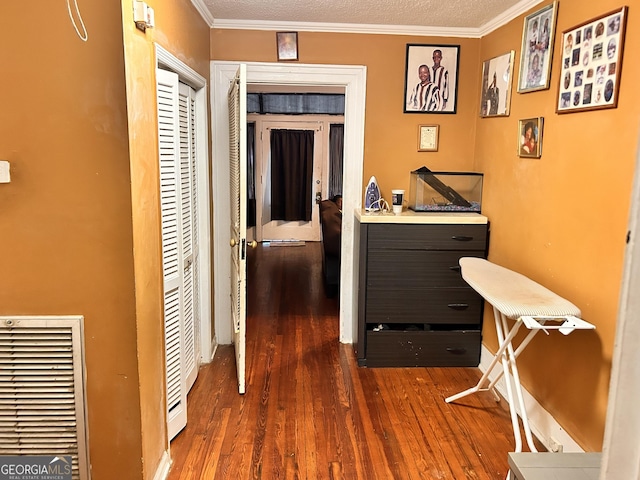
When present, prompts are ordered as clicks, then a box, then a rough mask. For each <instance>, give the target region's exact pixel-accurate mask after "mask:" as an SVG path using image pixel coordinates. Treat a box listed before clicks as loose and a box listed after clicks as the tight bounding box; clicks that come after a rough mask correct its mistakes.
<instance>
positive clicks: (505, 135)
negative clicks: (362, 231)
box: [211, 0, 640, 451]
mask: <svg viewBox="0 0 640 480" xmlns="http://www.w3.org/2000/svg"><path fill="white" fill-rule="evenodd" d="M541 6H542V5H540V6H539V7H536V8H535V9H533V10H532V11H535V10H537V9H538V8H540V7H541ZM618 6H620V5H618V4H616V3H614V2H613V1H611V0H606V1H604V2H599V3H598V4H585V3H584V2H578V1H577V0H563V1H562V2H561V5H560V9H559V15H558V29H557V31H558V32H562V30H565V29H568V28H571V27H572V26H574V25H577V24H579V23H582V22H585V21H587V20H589V19H590V18H593V17H596V16H598V15H600V14H603V13H606V12H608V11H610V10H613V9H615V8H617V7H618ZM528 13H530V12H528ZM523 18H524V15H523V16H520V17H518V18H516V19H514V20H513V21H511V22H509V23H508V24H507V25H505V26H504V27H502V28H500V29H498V30H497V31H495V32H493V33H492V34H490V35H488V36H486V37H484V38H482V39H463V38H430V37H412V36H392V35H356V34H335V33H310V32H299V33H298V44H299V61H300V62H301V63H320V64H349V65H366V67H367V105H366V116H365V153H364V178H363V181H364V182H366V181H367V180H368V178H369V176H371V175H376V177H377V179H378V182H379V184H380V187H381V189H382V193H383V196H384V197H387V198H388V197H390V191H391V189H392V188H408V186H409V172H410V171H411V170H414V169H415V168H417V167H420V166H421V165H427V166H428V167H429V168H431V169H433V170H452V171H464V170H470V171H479V172H483V173H484V174H485V185H484V198H483V213H485V214H486V215H487V216H488V217H489V219H490V221H491V245H490V252H489V258H490V260H492V261H494V262H496V263H498V264H501V265H504V266H506V267H508V268H512V269H514V270H516V271H519V272H521V273H523V274H525V275H527V276H529V277H530V278H532V279H534V280H536V281H538V282H540V283H542V284H543V285H545V286H546V287H548V288H550V289H551V290H553V291H555V292H557V293H558V294H560V295H562V296H564V297H566V298H567V299H569V300H571V301H572V302H574V303H575V304H576V305H578V306H579V307H580V308H581V309H582V312H583V316H584V318H585V319H586V320H587V321H590V322H592V323H594V324H595V325H596V326H597V330H596V331H595V332H578V333H575V334H572V335H570V336H568V337H564V336H559V335H552V336H544V335H540V336H539V337H537V338H536V339H535V340H534V342H533V343H532V344H531V345H530V346H529V347H528V349H527V350H526V351H525V353H523V355H522V356H521V358H520V368H521V375H522V378H523V384H524V385H525V387H526V388H527V389H528V390H529V391H530V392H531V393H532V394H533V395H534V396H535V397H536V399H537V400H538V401H539V402H540V403H541V404H542V406H543V407H544V408H545V409H547V410H548V411H549V412H550V413H551V414H552V415H553V416H554V418H556V420H558V422H559V423H560V424H561V425H562V427H563V428H564V429H565V430H566V431H567V432H568V433H569V434H570V435H571V436H572V437H573V438H574V439H575V440H576V441H577V442H578V443H579V444H580V445H581V446H582V447H583V448H584V449H585V450H588V451H599V450H601V448H602V437H603V432H604V423H605V413H606V407H607V396H608V388H609V376H610V369H611V356H612V349H613V338H614V334H615V324H616V315H617V308H618V295H619V291H620V279H621V274H622V268H623V256H624V247H625V237H626V231H627V230H626V229H627V216H628V212H629V201H630V191H631V183H632V178H633V174H634V167H635V152H636V143H637V135H638V113H639V111H640V101H639V99H638V92H637V89H635V88H634V87H633V86H632V83H633V79H634V78H636V77H638V74H639V73H640V72H638V69H639V68H640V67H638V65H639V64H640V51H639V48H640V42H639V41H638V40H639V39H638V33H637V32H640V28H638V27H639V26H640V21H638V20H636V18H635V17H634V11H633V7H632V9H631V14H630V17H629V23H628V26H627V41H626V47H625V54H624V66H623V73H622V81H621V89H620V92H619V95H620V96H619V98H620V103H619V107H618V108H617V109H610V110H602V111H594V112H583V113H572V114H565V115H557V114H556V113H555V104H556V94H557V90H558V89H557V85H558V75H559V73H558V72H559V70H560V67H559V65H560V63H559V62H560V56H561V55H560V54H558V55H556V56H555V58H554V60H553V68H552V79H551V88H550V89H549V90H546V91H540V92H533V93H528V94H518V93H516V88H515V85H516V81H515V79H517V73H518V67H517V64H518V62H519V59H520V45H521V40H522V26H523ZM634 29H635V32H634ZM559 38H560V34H558V35H557V36H556V48H555V49H556V51H558V42H559ZM407 43H422V44H432V43H434V44H435V43H438V44H459V45H461V58H460V70H459V73H460V80H459V87H458V88H459V90H458V113H457V114H456V115H433V114H424V115H415V114H403V104H402V102H403V93H404V92H403V89H404V87H403V82H404V62H405V49H406V44H407ZM512 49H513V50H515V51H516V61H515V63H516V67H515V79H514V87H513V90H512V102H511V115H510V116H509V117H501V118H486V119H481V118H479V116H478V114H479V100H480V80H481V71H482V61H483V60H486V59H489V58H492V57H494V56H496V55H500V54H502V53H505V52H507V51H509V50H512ZM211 52H212V59H213V60H237V61H263V62H275V61H276V45H275V33H274V32H262V31H239V30H219V29H214V30H212V32H211ZM533 116H543V117H545V133H544V140H543V156H542V158H541V159H538V160H532V159H521V158H518V157H517V155H516V151H517V150H516V146H517V141H518V140H517V139H518V136H517V124H518V119H521V118H527V117H533ZM424 123H437V124H439V125H440V148H439V151H438V152H437V153H421V152H417V151H416V150H417V146H416V142H417V126H418V125H419V124H424ZM484 342H485V344H486V345H487V347H488V348H489V349H490V350H493V351H495V349H496V347H497V341H496V340H495V328H494V326H493V316H492V314H491V312H490V309H487V312H486V318H485V331H484Z"/></svg>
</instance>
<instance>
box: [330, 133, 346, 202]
mask: <svg viewBox="0 0 640 480" xmlns="http://www.w3.org/2000/svg"><path fill="white" fill-rule="evenodd" d="M343 157H344V124H342V123H333V124H331V126H330V127H329V198H333V197H334V196H335V195H342V165H343Z"/></svg>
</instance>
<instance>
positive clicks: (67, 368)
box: [0, 316, 90, 480]
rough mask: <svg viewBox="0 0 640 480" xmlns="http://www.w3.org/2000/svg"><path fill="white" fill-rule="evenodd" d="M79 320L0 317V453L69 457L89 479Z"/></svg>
mask: <svg viewBox="0 0 640 480" xmlns="http://www.w3.org/2000/svg"><path fill="white" fill-rule="evenodd" d="M86 425H87V424H86V408H85V381H84V348H83V318H82V317H80V316H64V317H49V316H47V317H1V316H0V455H58V456H63V455H70V456H71V457H72V460H73V474H72V478H73V479H74V480H76V479H78V480H89V479H90V474H89V462H88V438H87V431H86Z"/></svg>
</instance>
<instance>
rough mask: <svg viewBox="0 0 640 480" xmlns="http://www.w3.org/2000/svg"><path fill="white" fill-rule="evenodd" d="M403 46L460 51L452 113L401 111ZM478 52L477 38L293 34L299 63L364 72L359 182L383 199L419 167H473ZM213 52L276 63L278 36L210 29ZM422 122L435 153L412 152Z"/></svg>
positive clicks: (229, 57) (217, 57) (216, 55)
mask: <svg viewBox="0 0 640 480" xmlns="http://www.w3.org/2000/svg"><path fill="white" fill-rule="evenodd" d="M407 43H419V44H451V45H460V68H459V72H458V74H459V77H460V80H459V84H458V108H457V112H458V113H457V114H455V115H452V114H447V115H443V114H440V115H434V114H404V113H403V107H404V79H405V73H404V69H405V57H406V45H407ZM479 49H480V40H478V39H468V38H442V37H417V36H395V35H362V34H335V33H314V32H299V33H298V50H299V59H300V63H320V64H335V65H365V66H366V67H367V105H366V113H365V151H364V176H365V182H366V180H368V179H369V177H370V176H371V175H375V176H376V178H377V180H378V184H379V185H380V189H381V190H382V195H383V197H385V198H391V189H393V188H404V189H407V191H408V189H409V172H410V171H411V170H415V169H416V168H419V167H421V166H422V165H426V166H427V167H429V168H431V169H432V170H453V171H459V170H469V169H471V168H472V167H473V151H474V142H473V138H474V132H475V128H476V115H477V113H476V112H477V106H476V99H477V96H478V93H479V90H480V87H479V84H478V83H477V65H478V58H479V57H478V56H479V51H480V50H479ZM211 51H212V58H213V59H214V60H244V61H260V62H275V61H276V60H277V53H276V41H275V32H266V31H246V30H242V31H241V30H216V29H214V30H212V33H211ZM416 75H417V74H416ZM420 124H438V125H440V145H439V147H440V148H439V150H438V152H418V151H417V150H418V125H420ZM461 136H462V138H463V139H464V140H463V141H461V140H460V139H461Z"/></svg>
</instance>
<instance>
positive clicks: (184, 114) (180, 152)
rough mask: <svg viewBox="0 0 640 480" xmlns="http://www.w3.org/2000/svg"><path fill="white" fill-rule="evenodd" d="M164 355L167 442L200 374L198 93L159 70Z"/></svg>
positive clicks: (181, 422) (182, 418)
mask: <svg viewBox="0 0 640 480" xmlns="http://www.w3.org/2000/svg"><path fill="white" fill-rule="evenodd" d="M157 92H158V129H159V130H158V138H159V155H160V157H159V162H160V199H161V212H162V259H163V278H164V317H165V355H166V375H167V412H168V422H169V438H170V439H171V438H173V437H174V436H175V435H176V434H177V433H178V432H180V430H182V428H184V426H185V425H186V422H187V415H186V395H187V392H188V391H189V390H190V389H191V387H192V386H193V384H194V382H195V380H196V376H197V373H198V358H199V357H200V352H199V339H198V338H197V332H198V331H199V329H200V296H199V295H198V291H199V269H198V258H197V257H198V256H197V252H198V243H199V242H198V230H197V228H196V226H197V225H198V221H197V215H198V208H197V205H198V203H197V178H196V171H197V169H196V148H195V145H196V131H197V128H196V114H195V90H194V89H193V88H191V87H189V86H188V85H185V84H183V83H180V82H179V78H178V75H177V74H175V73H173V72H168V71H165V70H161V69H158V70H157Z"/></svg>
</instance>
